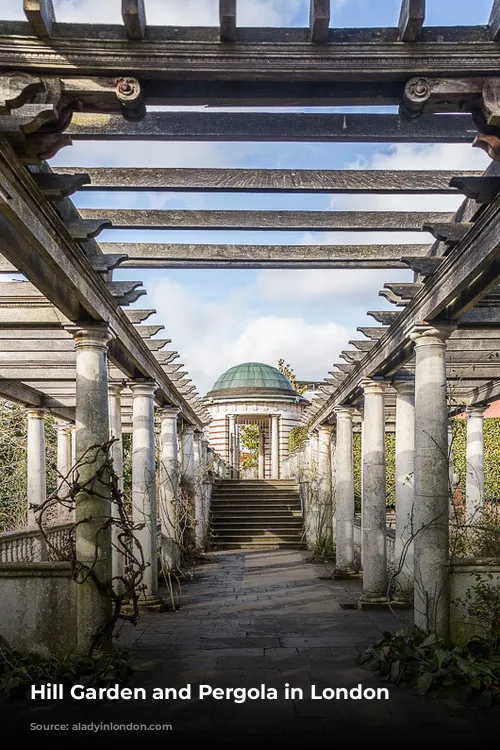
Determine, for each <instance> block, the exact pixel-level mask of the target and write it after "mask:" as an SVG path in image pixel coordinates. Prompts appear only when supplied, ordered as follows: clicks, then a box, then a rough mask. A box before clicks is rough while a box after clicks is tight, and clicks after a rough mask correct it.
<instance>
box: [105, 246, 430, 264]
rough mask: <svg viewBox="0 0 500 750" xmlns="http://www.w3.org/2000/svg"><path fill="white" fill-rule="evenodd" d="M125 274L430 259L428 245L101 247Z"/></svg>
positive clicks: (386, 262) (382, 262) (388, 262)
mask: <svg viewBox="0 0 500 750" xmlns="http://www.w3.org/2000/svg"><path fill="white" fill-rule="evenodd" d="M100 248H101V250H102V251H103V253H105V254H106V255H105V256H104V257H109V256H107V253H111V254H112V257H115V254H117V255H118V257H120V256H122V257H126V260H125V261H123V262H122V263H121V264H120V267H122V268H405V267H406V266H405V264H404V263H403V262H401V260H400V258H401V255H402V253H403V252H405V251H407V252H411V253H412V255H414V256H418V254H420V255H421V256H426V255H427V253H428V252H429V246H428V245H189V244H166V243H159V242H151V243H150V242H101V243H100Z"/></svg>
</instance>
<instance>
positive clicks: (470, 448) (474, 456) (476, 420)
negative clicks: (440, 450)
mask: <svg viewBox="0 0 500 750" xmlns="http://www.w3.org/2000/svg"><path fill="white" fill-rule="evenodd" d="M487 408H488V407H487V406H470V407H469V408H468V409H467V451H466V489H465V503H466V505H465V507H466V516H467V523H474V520H475V521H476V523H478V522H479V520H480V514H481V510H482V508H483V505H484V432H483V427H484V412H485V411H486V409H487Z"/></svg>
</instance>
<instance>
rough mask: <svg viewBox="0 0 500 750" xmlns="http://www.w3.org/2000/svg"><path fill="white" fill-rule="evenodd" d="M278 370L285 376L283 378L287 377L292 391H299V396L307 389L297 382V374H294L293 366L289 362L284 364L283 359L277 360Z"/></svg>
mask: <svg viewBox="0 0 500 750" xmlns="http://www.w3.org/2000/svg"><path fill="white" fill-rule="evenodd" d="M278 370H279V371H280V372H281V373H282V374H283V375H284V376H285V378H288V380H289V381H290V383H291V384H292V388H293V390H294V391H297V393H300V395H301V396H302V394H303V393H305V392H306V391H307V386H306V385H302V386H300V385H298V384H297V376H296V375H295V372H294V370H293V367H292V366H291V365H289V364H285V360H284V359H279V360H278Z"/></svg>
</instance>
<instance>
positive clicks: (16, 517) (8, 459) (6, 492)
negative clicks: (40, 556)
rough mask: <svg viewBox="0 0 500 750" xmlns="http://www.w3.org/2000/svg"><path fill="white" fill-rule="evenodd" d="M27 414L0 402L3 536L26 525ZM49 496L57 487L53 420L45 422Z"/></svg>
mask: <svg viewBox="0 0 500 750" xmlns="http://www.w3.org/2000/svg"><path fill="white" fill-rule="evenodd" d="M27 425H28V417H27V414H26V411H25V410H24V409H23V408H22V407H21V406H19V404H14V403H12V402H10V401H5V400H4V399H0V532H2V531H13V530H15V529H20V528H22V527H23V526H25V524H26V512H27V509H28V499H27V486H26V485H27ZM45 426H46V430H45V446H46V459H47V492H48V493H50V492H53V491H54V490H55V489H56V487H57V472H56V468H55V467H56V458H57V434H56V431H55V429H54V421H53V419H52V417H50V416H47V417H46V419H45Z"/></svg>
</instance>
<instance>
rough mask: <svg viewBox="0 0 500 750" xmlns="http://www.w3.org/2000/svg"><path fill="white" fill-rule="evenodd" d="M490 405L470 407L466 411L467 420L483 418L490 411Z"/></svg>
mask: <svg viewBox="0 0 500 750" xmlns="http://www.w3.org/2000/svg"><path fill="white" fill-rule="evenodd" d="M488 406H489V405H488V404H478V405H477V406H468V407H467V409H466V410H465V413H466V415H467V419H469V418H470V417H483V416H484V412H485V411H486V410H487V409H488Z"/></svg>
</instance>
